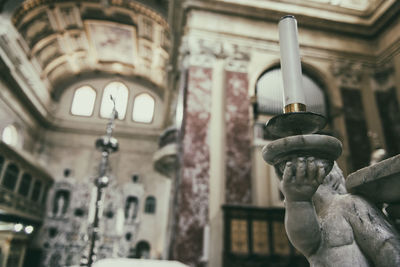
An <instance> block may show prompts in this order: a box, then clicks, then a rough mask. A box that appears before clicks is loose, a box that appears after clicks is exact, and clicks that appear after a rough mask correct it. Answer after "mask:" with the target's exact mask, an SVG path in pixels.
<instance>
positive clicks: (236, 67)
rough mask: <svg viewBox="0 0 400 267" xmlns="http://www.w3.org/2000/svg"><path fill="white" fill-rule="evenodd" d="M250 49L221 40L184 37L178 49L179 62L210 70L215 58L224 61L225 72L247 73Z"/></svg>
mask: <svg viewBox="0 0 400 267" xmlns="http://www.w3.org/2000/svg"><path fill="white" fill-rule="evenodd" d="M249 51H250V49H249V48H248V47H242V46H239V45H237V44H233V43H230V42H227V41H224V40H222V39H205V38H198V37H192V36H189V37H186V38H185V39H184V40H183V42H182V45H181V49H180V61H181V63H182V64H183V65H185V66H188V65H190V66H198V67H204V68H211V67H212V66H213V64H214V61H215V59H216V58H223V59H225V60H226V67H225V69H226V70H229V71H234V72H247V65H248V62H249V61H250V54H249Z"/></svg>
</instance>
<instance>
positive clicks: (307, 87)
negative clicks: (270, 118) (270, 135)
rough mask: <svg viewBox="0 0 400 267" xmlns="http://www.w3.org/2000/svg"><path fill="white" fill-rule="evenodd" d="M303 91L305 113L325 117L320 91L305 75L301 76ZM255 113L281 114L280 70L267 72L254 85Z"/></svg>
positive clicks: (323, 102) (281, 88)
mask: <svg viewBox="0 0 400 267" xmlns="http://www.w3.org/2000/svg"><path fill="white" fill-rule="evenodd" d="M303 90H304V94H305V100H306V103H305V104H306V105H307V111H311V112H315V113H318V114H322V115H326V105H325V99H324V93H323V91H322V89H321V88H320V87H319V86H318V85H317V84H316V83H315V82H314V81H313V80H312V79H311V78H310V77H308V76H307V75H304V74H303ZM256 92H257V113H259V114H270V115H275V114H280V113H282V112H283V81H282V72H281V69H273V70H270V71H267V72H266V73H264V74H263V75H261V77H260V78H259V79H258V81H257V84H256Z"/></svg>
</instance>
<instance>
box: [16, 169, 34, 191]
mask: <svg viewBox="0 0 400 267" xmlns="http://www.w3.org/2000/svg"><path fill="white" fill-rule="evenodd" d="M31 181H32V176H31V175H30V174H29V173H24V174H23V175H22V179H21V182H20V183H19V188H18V194H20V195H21V196H24V197H26V196H27V195H28V193H29V188H30V186H31Z"/></svg>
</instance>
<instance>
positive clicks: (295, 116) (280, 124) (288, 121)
mask: <svg viewBox="0 0 400 267" xmlns="http://www.w3.org/2000/svg"><path fill="white" fill-rule="evenodd" d="M266 125H267V126H266V131H267V132H268V134H269V135H270V136H275V137H287V136H292V135H302V134H313V133H317V132H318V131H320V130H322V129H323V128H324V127H325V125H326V118H325V117H324V116H322V115H320V114H317V113H313V112H308V111H304V112H289V113H283V114H280V115H277V116H274V117H273V118H271V119H270V120H269V121H268V122H267V124H266Z"/></svg>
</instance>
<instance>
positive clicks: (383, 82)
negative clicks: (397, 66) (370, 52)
mask: <svg viewBox="0 0 400 267" xmlns="http://www.w3.org/2000/svg"><path fill="white" fill-rule="evenodd" d="M372 78H373V79H372V89H373V90H374V91H388V90H390V89H391V88H393V87H396V85H395V84H396V83H395V79H394V78H395V73H394V66H393V62H386V63H384V64H380V65H378V66H376V67H375V70H374V75H373V76H372Z"/></svg>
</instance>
